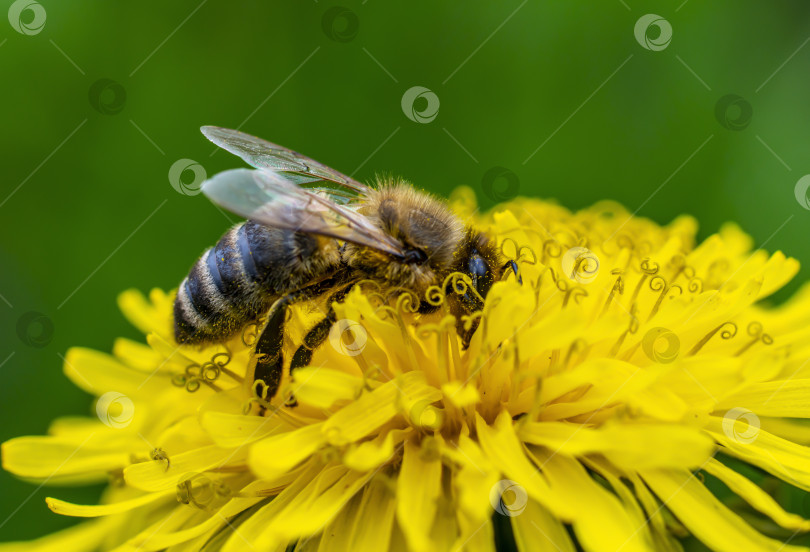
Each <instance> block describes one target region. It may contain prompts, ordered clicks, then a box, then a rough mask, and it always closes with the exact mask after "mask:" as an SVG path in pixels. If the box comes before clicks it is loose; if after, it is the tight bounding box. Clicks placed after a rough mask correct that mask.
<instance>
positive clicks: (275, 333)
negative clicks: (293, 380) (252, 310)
mask: <svg viewBox="0 0 810 552" xmlns="http://www.w3.org/2000/svg"><path fill="white" fill-rule="evenodd" d="M334 282H335V280H334V279H328V280H325V281H323V282H319V283H317V284H313V285H312V286H309V287H307V288H303V289H300V290H298V291H294V292H292V293H288V294H287V295H284V296H282V297H281V298H280V299H278V300H277V301H276V302H275V303H273V306H272V307H271V309H270V312H269V313H268V316H267V322H266V323H265V325H264V327H263V328H262V330H261V333H260V334H259V337H258V338H257V339H256V347H255V348H254V351H253V353H254V355H255V357H256V367H255V369H254V370H253V382H252V385H255V383H256V381H257V380H261V381H263V382H264V385H265V386H266V388H267V393H266V395H265V397H266V398H267V399H270V398H271V397H274V396H275V395H276V393H277V392H278V388H279V386H280V385H281V376H282V374H283V373H284V354H283V353H282V349H283V347H284V324H285V322H286V320H287V312H288V309H289V307H290V306H291V305H292V304H293V303H296V302H299V301H302V300H304V299H308V298H312V297H317V296H318V295H321V294H322V293H324V292H325V291H326V290H328V289H330V288H332V287H333V286H334Z"/></svg>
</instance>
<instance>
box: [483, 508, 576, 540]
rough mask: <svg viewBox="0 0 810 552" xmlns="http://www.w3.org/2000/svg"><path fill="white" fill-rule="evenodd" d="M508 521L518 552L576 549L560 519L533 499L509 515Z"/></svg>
mask: <svg viewBox="0 0 810 552" xmlns="http://www.w3.org/2000/svg"><path fill="white" fill-rule="evenodd" d="M498 515H500V514H498ZM509 521H510V522H511V523H512V531H513V532H514V534H515V543H516V544H517V548H518V550H519V551H520V552H548V551H551V550H557V551H559V552H575V550H576V548H574V543H573V542H571V537H570V536H569V535H568V532H567V531H566V530H565V526H564V525H563V524H562V523H560V520H559V519H557V518H555V517H554V516H552V515H551V514H550V513H549V511H548V510H546V509H545V508H543V507H542V506H541V505H540V504H538V503H537V502H536V501H534V500H529V501H528V502H527V503H526V509H525V510H524V511H522V512H521V513H520V514H518V515H514V516H511V517H510V518H509Z"/></svg>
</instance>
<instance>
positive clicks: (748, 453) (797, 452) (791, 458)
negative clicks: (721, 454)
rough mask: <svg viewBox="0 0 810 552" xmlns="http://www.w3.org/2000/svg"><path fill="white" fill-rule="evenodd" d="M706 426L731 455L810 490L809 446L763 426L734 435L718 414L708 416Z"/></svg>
mask: <svg viewBox="0 0 810 552" xmlns="http://www.w3.org/2000/svg"><path fill="white" fill-rule="evenodd" d="M738 423H739V422H738ZM706 429H707V430H709V431H710V432H711V435H712V437H714V438H715V440H717V442H718V443H720V444H721V445H723V446H724V447H725V448H726V452H727V453H728V454H731V455H733V456H736V457H737V458H739V459H741V460H744V461H746V462H748V463H749V464H752V465H754V466H758V467H760V468H762V469H763V470H765V471H767V472H769V473H771V474H773V475H775V476H776V477H779V478H780V479H782V480H783V481H787V482H788V483H790V484H792V485H795V486H797V487H799V488H801V489H804V490H805V491H810V447H806V446H802V445H797V444H796V443H791V442H790V441H787V440H785V439H782V438H780V437H777V436H775V435H771V434H770V433H768V432H767V431H765V430H763V429H759V430H757V431H755V432H751V434H750V436H749V432H748V431H745V432H744V433H742V434H735V433H734V432H733V431H734V430H733V428H730V427H729V425H728V424H727V425H726V426H725V427H724V426H723V420H722V419H721V418H719V417H717V416H710V417H709V420H708V423H707V424H706ZM727 431H728V432H729V433H728V434H727V433H726V432H727ZM752 439H753V440H752Z"/></svg>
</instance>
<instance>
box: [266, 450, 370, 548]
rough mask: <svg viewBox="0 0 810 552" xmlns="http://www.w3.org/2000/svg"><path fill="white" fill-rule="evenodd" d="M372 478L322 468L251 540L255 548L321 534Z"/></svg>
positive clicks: (365, 475) (364, 474) (366, 475)
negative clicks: (253, 539) (255, 537)
mask: <svg viewBox="0 0 810 552" xmlns="http://www.w3.org/2000/svg"><path fill="white" fill-rule="evenodd" d="M372 475H373V473H363V474H361V473H359V472H355V471H350V470H348V469H347V468H344V467H342V466H336V467H332V468H325V469H324V470H322V471H321V472H320V473H319V474H318V476H317V477H315V478H314V479H313V480H311V481H310V482H309V484H308V485H307V486H306V487H305V488H303V489H302V490H301V491H300V492H299V493H298V494H296V495H295V497H294V498H292V500H290V502H289V503H288V504H287V505H286V506H285V507H284V508H282V509H281V510H280V511H279V512H278V513H277V514H276V516H275V517H273V518H272V519H271V520H270V521H269V523H267V525H266V527H265V529H264V531H263V532H262V533H261V534H260V535H259V536H258V538H257V539H256V540H255V541H252V542H253V544H254V546H255V547H256V549H257V550H264V549H266V548H269V547H271V546H273V545H274V544H275V543H279V542H284V541H289V540H294V539H296V538H298V537H305V536H309V535H312V534H314V533H317V532H319V531H321V530H322V529H323V527H324V526H325V525H326V524H327V523H329V522H330V521H331V520H333V519H334V518H335V516H337V514H338V513H339V512H340V510H341V509H342V508H343V507H344V505H345V504H346V503H347V502H348V501H349V500H350V499H351V498H352V497H353V496H354V495H355V494H356V493H357V492H358V491H359V490H360V489H362V488H363V486H364V485H365V484H366V483H367V482H368V480H369V479H371V477H372ZM282 494H283V493H282ZM280 496H281V495H279V497H280ZM274 502H275V500H274Z"/></svg>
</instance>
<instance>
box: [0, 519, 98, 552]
mask: <svg viewBox="0 0 810 552" xmlns="http://www.w3.org/2000/svg"><path fill="white" fill-rule="evenodd" d="M110 527H111V524H110V523H109V521H108V520H94V521H86V522H84V523H80V524H78V525H74V526H73V527H68V528H67V529H63V530H61V531H57V532H56V533H51V534H50V535H46V536H44V537H40V538H38V539H36V540H32V541H23V542H3V543H0V552H53V551H55V550H56V551H59V552H95V551H96V550H98V548H99V546H100V545H101V543H102V542H103V541H104V540H105V539H106V538H107V535H108V528H110Z"/></svg>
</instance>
